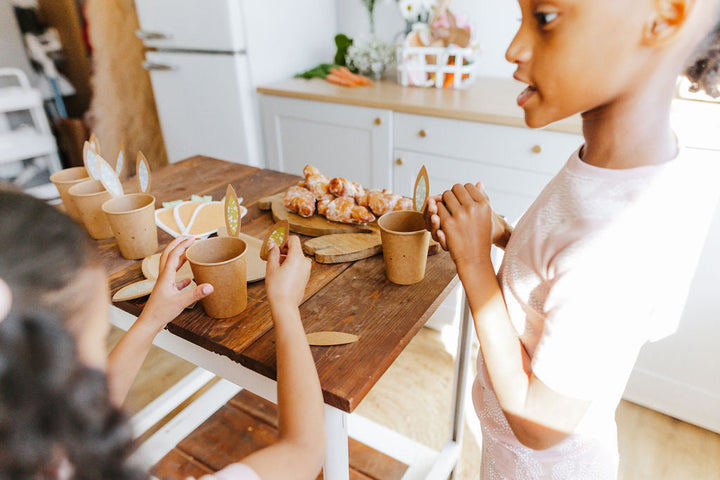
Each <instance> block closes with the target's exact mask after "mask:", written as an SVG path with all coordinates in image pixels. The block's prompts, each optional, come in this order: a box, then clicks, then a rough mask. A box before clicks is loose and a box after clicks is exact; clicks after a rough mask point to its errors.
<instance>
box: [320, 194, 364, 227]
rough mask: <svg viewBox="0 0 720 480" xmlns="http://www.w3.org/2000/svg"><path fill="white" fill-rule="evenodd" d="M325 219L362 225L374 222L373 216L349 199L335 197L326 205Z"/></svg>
mask: <svg viewBox="0 0 720 480" xmlns="http://www.w3.org/2000/svg"><path fill="white" fill-rule="evenodd" d="M325 218H327V219H328V220H330V221H333V222H340V223H354V224H358V225H364V224H366V223H370V222H372V221H374V220H375V216H374V215H373V214H372V213H371V212H370V210H368V209H367V207H363V206H360V205H358V204H357V203H355V199H353V198H350V197H337V198H336V199H335V200H332V201H331V202H329V203H328V205H327V209H326V210H325Z"/></svg>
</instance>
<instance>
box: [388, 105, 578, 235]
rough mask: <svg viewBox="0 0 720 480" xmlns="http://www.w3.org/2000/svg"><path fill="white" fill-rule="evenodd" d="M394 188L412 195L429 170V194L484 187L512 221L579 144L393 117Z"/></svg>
mask: <svg viewBox="0 0 720 480" xmlns="http://www.w3.org/2000/svg"><path fill="white" fill-rule="evenodd" d="M393 127H394V136H393V145H394V147H395V150H394V159H395V161H394V167H393V177H394V181H393V188H394V190H395V191H396V192H398V193H401V194H403V195H409V196H411V195H412V188H413V185H414V182H415V178H416V177H417V172H418V171H419V170H420V167H421V166H422V165H425V166H426V168H427V169H428V176H429V179H430V191H431V193H433V194H439V193H441V192H443V191H444V190H447V189H449V188H451V187H452V186H453V185H454V184H456V183H476V182H478V181H481V182H483V185H484V186H485V189H486V190H487V192H488V195H489V196H490V200H491V202H492V205H493V208H494V209H495V211H497V212H498V213H500V214H501V215H504V216H505V217H506V218H507V219H508V221H509V222H511V223H513V222H515V221H516V220H517V219H518V218H520V216H521V215H522V214H523V212H525V210H526V209H527V207H529V206H530V204H531V203H532V201H533V200H534V199H535V197H537V195H538V194H539V193H540V191H541V190H542V189H543V187H544V186H545V185H546V184H547V182H548V181H549V180H550V179H551V178H552V177H553V175H555V173H557V171H558V170H560V168H562V166H563V165H564V164H565V162H566V161H567V159H568V157H569V156H570V154H571V153H572V152H573V151H574V150H575V149H577V148H578V147H579V146H580V145H581V144H582V137H581V136H580V135H574V134H569V133H558V132H547V131H540V130H529V129H527V128H518V127H509V126H505V125H492V124H488V123H478V122H467V121H460V120H453V119H444V118H433V117H427V116H423V115H408V114H395V116H394V119H393Z"/></svg>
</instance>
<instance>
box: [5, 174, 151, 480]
mask: <svg viewBox="0 0 720 480" xmlns="http://www.w3.org/2000/svg"><path fill="white" fill-rule="evenodd" d="M0 232H1V233H2V234H1V235H0V278H1V279H2V280H3V281H5V282H6V283H7V284H8V286H9V287H10V291H11V293H12V297H13V302H12V309H11V312H10V314H9V315H8V318H6V319H4V320H2V319H0V480H16V479H17V480H20V479H23V480H26V479H54V478H57V468H58V466H59V465H60V464H61V463H63V462H62V460H66V461H67V462H68V463H69V464H70V465H71V466H72V468H73V470H74V473H73V475H72V478H73V479H77V480H85V479H87V480H89V479H117V480H134V479H140V478H145V475H143V474H139V473H137V472H135V471H133V470H131V469H129V468H127V467H126V466H125V465H124V461H125V459H126V458H127V456H128V454H129V453H130V449H131V447H132V443H131V431H130V427H129V424H128V423H127V422H126V420H125V417H124V416H123V414H122V412H121V411H120V410H118V409H117V408H116V407H115V406H114V405H113V404H112V403H111V401H110V398H109V396H108V389H107V380H106V377H105V375H104V374H103V373H102V372H100V371H96V370H92V369H90V368H88V367H86V366H84V365H83V364H82V363H81V362H80V360H79V359H78V355H77V347H76V341H75V338H74V337H73V335H72V334H71V332H72V331H73V330H74V329H75V328H82V325H71V319H73V318H74V317H76V316H77V313H78V312H79V311H80V306H81V304H82V303H83V302H84V300H85V295H86V292H83V291H79V290H80V289H81V287H82V285H80V287H78V282H76V281H75V280H76V278H77V277H78V274H80V272H81V271H82V270H83V269H84V268H85V267H88V266H90V267H92V266H98V265H99V262H98V261H97V253H96V251H95V249H94V247H93V245H92V243H91V241H90V239H89V237H88V236H87V234H86V233H85V231H84V230H83V229H82V228H81V227H80V226H79V225H78V224H76V223H75V222H74V221H73V220H72V219H70V217H68V216H66V215H64V214H62V213H61V212H59V211H58V210H57V209H56V208H54V207H51V206H49V205H47V204H46V203H45V202H43V201H41V200H38V199H35V198H33V197H30V196H29V195H26V194H24V193H22V192H19V191H17V190H14V189H12V187H9V186H3V185H0ZM48 312H52V314H49V313H48Z"/></svg>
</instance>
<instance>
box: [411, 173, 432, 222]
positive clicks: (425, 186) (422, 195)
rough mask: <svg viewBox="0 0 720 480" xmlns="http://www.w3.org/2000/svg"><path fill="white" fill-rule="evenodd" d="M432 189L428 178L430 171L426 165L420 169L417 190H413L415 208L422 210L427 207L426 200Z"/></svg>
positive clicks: (416, 182)
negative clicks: (428, 171)
mask: <svg viewBox="0 0 720 480" xmlns="http://www.w3.org/2000/svg"><path fill="white" fill-rule="evenodd" d="M429 191H430V180H428V173H427V169H426V168H425V165H423V166H422V168H421V169H420V173H418V176H417V180H415V190H414V192H413V205H414V206H415V210H417V211H418V212H422V211H423V209H424V208H425V201H426V200H427V197H428V192H429Z"/></svg>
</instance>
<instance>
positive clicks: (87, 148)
mask: <svg viewBox="0 0 720 480" xmlns="http://www.w3.org/2000/svg"><path fill="white" fill-rule="evenodd" d="M97 158H98V153H97V151H96V150H95V147H93V145H92V144H91V143H90V142H88V141H85V143H83V164H84V165H85V169H86V170H87V172H88V174H89V175H90V176H91V177H92V178H93V179H95V180H100V170H99V168H98V161H97Z"/></svg>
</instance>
